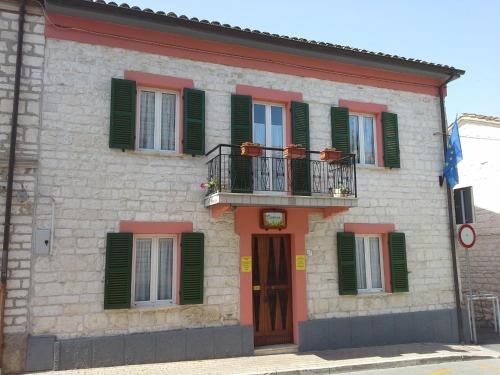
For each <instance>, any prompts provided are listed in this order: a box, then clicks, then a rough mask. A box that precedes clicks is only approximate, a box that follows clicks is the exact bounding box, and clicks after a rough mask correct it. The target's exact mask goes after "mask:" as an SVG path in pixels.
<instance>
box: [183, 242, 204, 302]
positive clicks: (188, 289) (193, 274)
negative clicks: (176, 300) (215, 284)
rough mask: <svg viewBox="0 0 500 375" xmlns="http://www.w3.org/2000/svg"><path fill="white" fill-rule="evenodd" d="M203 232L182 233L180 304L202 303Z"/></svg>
mask: <svg viewBox="0 0 500 375" xmlns="http://www.w3.org/2000/svg"><path fill="white" fill-rule="evenodd" d="M204 246H205V245H204V235H203V233H191V232H187V233H182V237H181V286H180V304H181V305H191V304H200V303H203V264H204Z"/></svg>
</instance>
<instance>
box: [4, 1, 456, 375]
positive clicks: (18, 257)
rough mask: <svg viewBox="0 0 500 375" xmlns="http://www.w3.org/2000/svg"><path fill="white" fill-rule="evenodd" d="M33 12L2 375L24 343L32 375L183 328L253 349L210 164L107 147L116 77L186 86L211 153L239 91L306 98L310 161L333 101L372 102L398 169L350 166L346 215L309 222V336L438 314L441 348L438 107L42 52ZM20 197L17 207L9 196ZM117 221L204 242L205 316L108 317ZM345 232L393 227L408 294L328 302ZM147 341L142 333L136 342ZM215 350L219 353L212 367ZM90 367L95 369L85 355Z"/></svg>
mask: <svg viewBox="0 0 500 375" xmlns="http://www.w3.org/2000/svg"><path fill="white" fill-rule="evenodd" d="M2 4H3V3H2V2H0V9H1V12H0V35H1V41H0V63H1V71H2V73H0V120H1V122H0V126H1V128H0V154H1V155H2V160H3V162H2V164H1V165H0V168H1V169H2V178H3V181H2V183H3V184H5V182H4V181H5V177H6V160H7V159H6V153H7V152H8V147H9V138H8V137H9V134H10V114H11V107H12V96H13V93H12V87H13V79H14V78H13V77H14V67H15V43H16V37H17V34H16V31H17V14H16V13H15V12H13V10H15V9H16V7H15V6H14V5H12V4H13V3H11V2H9V3H5V4H7V5H5V6H3V5H2ZM4 8H5V9H4ZM7 8H9V9H10V10H9V9H7ZM36 11H37V10H36V9H35V8H33V9H31V10H30V14H29V15H28V16H27V26H26V36H25V40H26V43H25V48H24V64H23V79H22V84H21V102H20V117H19V124H20V129H19V139H18V163H17V165H18V167H17V169H16V176H15V184H14V190H15V194H14V208H13V235H12V240H11V253H10V259H9V270H10V271H9V283H8V299H7V303H6V316H5V323H6V327H5V332H6V334H8V335H10V336H9V337H11V338H12V340H14V341H15V340H17V342H18V346H17V347H18V348H19V345H21V347H20V349H19V350H16V351H15V352H16V353H18V354H13V352H12V351H11V352H10V353H9V352H8V350H9V346H8V348H7V352H6V361H7V363H9V364H10V365H11V366H12V369H13V370H20V369H22V368H23V365H24V358H23V355H24V352H25V350H24V349H23V348H22V345H25V342H26V336H27V335H28V334H29V335H31V336H32V337H34V341H32V342H33V346H32V347H33V348H35V347H37V348H39V349H40V351H39V352H41V351H44V353H45V354H46V355H45V358H44V361H45V362H44V363H45V364H44V365H43V366H40V365H39V364H38V363H39V362H37V357H36V353H39V352H36V350H38V349H36V350H35V349H33V350H35V351H34V352H31V354H33V353H34V354H33V356H30V355H28V364H29V365H28V367H29V368H30V369H42V368H51V367H50V366H51V364H52V360H53V358H55V357H57V355H61V356H62V357H61V358H63V357H64V356H66V357H64V358H65V359H64V361H66V362H65V363H66V365H63V367H64V366H66V367H68V368H70V367H71V366H75V363H78V360H76V359H75V360H74V361H73V359H74V358H73V357H74V356H76V354H75V353H78V350H75V351H72V348H73V347H80V348H81V350H83V351H84V352H85V353H87V352H89V351H90V350H94V351H95V350H96V348H100V347H102V346H103V345H104V346H106V343H107V342H108V341H109V342H111V341H112V342H117V343H119V344H118V346H119V347H120V348H121V351H120V353H121V354H120V356H121V357H122V359H123V361H124V363H129V362H126V359H125V358H126V354H124V353H127V350H128V349H127V345H128V344H127V342H129V341H130V342H132V341H133V342H134V344H133V345H139V346H140V342H142V341H141V340H143V339H144V340H146V341H148V342H149V343H150V344H151V345H153V347H157V346H158V341H157V340H159V339H158V338H159V337H160V338H162V337H163V338H165V337H167V336H168V337H171V336H172V337H174V336H177V335H179V336H182V337H184V336H186V335H187V336H189V335H192V334H191V333H186V331H183V329H185V328H201V330H197V331H196V332H203V334H202V336H203V335H204V337H205V339H206V340H207V342H208V341H210V340H211V339H210V338H213V337H219V336H220V335H229V336H231V337H232V339H233V340H234V342H241V343H243V344H242V350H241V351H239V353H247V351H248V350H249V348H250V349H251V343H252V339H251V337H250V336H249V335H250V333H251V332H250V333H249V332H247V331H251V326H250V328H249V327H248V326H247V327H242V328H241V329H240V328H239V327H235V326H238V325H239V324H240V285H239V283H240V269H239V267H240V247H239V237H238V235H236V234H235V218H234V212H231V211H230V212H227V213H225V214H223V215H222V216H221V217H219V218H213V217H212V216H211V215H210V211H209V210H208V209H207V208H205V206H204V202H203V200H204V192H203V191H202V190H201V189H200V183H202V182H205V180H206V173H207V167H206V164H205V163H206V161H207V158H205V157H203V156H197V157H192V156H188V155H183V154H168V155H167V154H164V153H163V154H160V153H154V152H153V153H151V152H148V153H146V152H140V151H125V152H122V151H121V150H117V149H110V148H109V147H108V136H109V122H110V98H111V93H110V89H111V79H112V78H123V76H124V72H125V71H127V70H128V71H137V72H143V73H152V74H157V75H166V76H171V77H177V78H185V79H191V80H193V82H194V87H195V88H197V89H201V90H204V91H205V97H206V102H205V105H206V118H205V120H206V150H209V149H211V148H212V147H214V146H216V145H217V144H220V143H229V142H230V117H231V113H230V110H231V109H230V100H231V94H232V93H235V92H236V86H237V85H248V86H256V87H263V88H271V89H275V90H283V91H292V92H299V93H301V94H302V95H303V101H304V102H306V103H308V104H309V118H310V141H311V149H313V150H320V149H322V148H324V147H327V146H330V143H331V135H330V132H331V124H330V108H331V106H333V105H338V103H339V100H350V101H358V102H366V103H377V104H383V105H386V106H387V107H388V110H389V111H390V112H393V113H397V115H398V119H399V142H400V149H401V168H400V169H385V168H378V167H372V168H370V167H363V166H359V167H358V169H357V186H358V199H357V204H356V205H355V207H352V208H351V209H349V210H348V211H347V212H344V213H340V214H335V215H333V216H332V217H330V218H324V217H323V215H321V214H316V213H314V214H311V215H310V217H309V233H308V234H307V235H306V253H307V261H306V263H307V267H306V270H307V271H306V272H307V284H306V289H307V301H304V303H307V315H308V318H309V319H310V320H318V322H319V323H318V324H319V325H318V327H319V326H322V324H334V323H335V324H337V322H344V321H362V322H365V323H363V324H366V322H371V321H372V320H373V321H383V322H384V325H385V326H387V327H389V326H390V327H392V326H391V324H392V322H393V317H392V314H397V316H399V317H400V318H398V319H399V321H405V322H410V321H420V320H422V319H424V318H425V316H439V317H441V318H439V319H437V320H436V321H437V323H435V324H434V326H432V325H431V328H432V330H433V331H432V332H433V333H432V334H433V335H434V336H433V337H435V338H439V337H440V335H439V332H441V330H442V326H443V325H442V324H441V323H443V321H446V320H447V318H443V317H448V316H452V317H453V316H454V315H453V312H450V311H451V309H453V308H454V293H453V277H452V263H451V255H450V244H449V238H448V236H447V227H448V222H447V220H448V218H447V207H446V194H445V189H444V188H441V187H440V186H439V180H438V176H439V175H440V174H441V170H442V164H443V157H442V144H441V138H440V137H439V136H436V135H434V133H436V132H439V131H440V109H439V101H438V98H437V97H435V96H430V95H426V94H417V93H411V92H406V91H396V90H392V89H387V88H377V87H372V86H365V85H356V84H348V83H339V82H333V81H327V80H320V79H315V78H306V77H300V76H293V75H287V74H278V73H271V72H266V71H260V70H252V69H245V68H238V67H232V66H227V65H218V64H213V63H208V62H199V61H194V60H187V59H180V58H173V57H168V56H160V55H154V54H149V53H145V52H136V51H131V50H125V49H119V48H112V47H105V46H100V45H92V44H83V43H79V42H74V41H64V40H59V39H55V38H47V39H46V38H45V37H44V19H43V17H42V16H41V15H39V14H36ZM42 87H43V89H42ZM42 92H43V96H42ZM287 115H288V114H287ZM23 186H24V189H25V190H26V191H27V193H28V200H27V201H26V202H20V201H19V199H17V198H16V193H17V192H19V191H20V190H22V187H23ZM1 199H2V200H4V199H5V194H3V195H1ZM2 203H3V202H2ZM0 207H2V208H1V209H2V210H3V207H4V205H3V204H2V205H1V206H0ZM53 213H54V216H53ZM0 214H1V215H2V216H1V217H2V219H3V214H4V213H3V212H0ZM53 220H54V227H53V228H52V221H53ZM122 220H127V221H156V222H162V221H187V222H192V223H193V229H194V231H197V232H203V233H204V234H205V267H204V301H203V304H200V305H191V306H190V305H176V306H170V307H162V308H131V309H122V310H104V307H103V300H104V267H105V252H106V233H108V232H118V231H119V225H120V221H122ZM346 223H370V224H383V223H390V224H394V225H395V227H396V230H397V231H399V232H404V233H405V234H406V243H407V257H408V270H409V272H410V273H409V285H410V287H409V289H410V291H409V293H394V294H391V293H377V294H371V295H358V296H340V295H339V292H338V290H339V288H338V269H337V256H336V254H337V249H336V233H337V232H339V231H343V230H344V224H346ZM40 229H49V230H52V231H53V235H54V242H53V243H51V244H50V253H49V254H40V253H37V252H36V251H34V246H33V244H32V242H33V241H32V237H33V235H34V233H36V232H37V231H38V230H40ZM427 312H429V315H426V313H427ZM374 317H375V318H374ZM401 317H403V318H401ZM415 319H416V320H415ZM419 319H420V320H419ZM396 320H397V319H395V320H394V321H396ZM331 322H334V323H331ZM445 323H446V322H445ZM304 324H305V325H304V327H306V326H307V324H306V323H304ZM311 324H312V325H314V324H313V323H311ZM370 324H371V323H370ZM444 325H445V326H446V324H444ZM226 326H230V327H226ZM448 328H449V329H448ZM448 328H446V329H447V331H446V332H447V333H446V335H447V336H446V337H447V338H450V337H454V332H455V329H456V327H455V326H454V325H450V327H448ZM167 331H168V332H167ZM240 331H241V332H243V333H241V332H240ZM146 332H152V333H151V335H145V336H140V335H131V334H139V333H146ZM234 332H237V333H236V334H235V333H234ZM238 335H240V336H241V335H243V336H244V337H243V336H242V337H243V339H242V338H241V337H240V336H238ZM417 336H418V335H417ZM138 337H139V339H137V338H138ZM108 339H109V340H108ZM191 339H192V338H191ZM395 339H396V338H395ZM37 340H38V341H37ZM55 340H57V345H54V342H56V341H55ZM134 340H135V341H134ZM137 340H139V341H137ZM151 340H152V341H151ZM307 340H310V341H309V344H308V345H310V347H311V348H313V347H314V345H316V344H313V342H315V341H314V338H313V337H312V336H311V337H309V338H308V339H307ZM152 342H154V344H152ZM398 342H399V341H398ZM47 343H49V344H47ZM138 343H139V344H138ZM47 345H49V346H51V349H47ZM303 345H305V344H304V343H303ZM342 345H343V344H342ZM10 347H11V348H16V346H15V345H11V346H10ZM304 347H306V346H304ZM56 348H60V350H59V351H58V352H57V351H56V352H54V350H58V349H56ZM82 348H83V349H82ZM115 349H116V348H115ZM115 349H110V350H115ZM219 349H220V348H219ZM226 349H227V348H224V350H222V349H220V350H222V351H225V350H226ZM217 350H218V349H216V347H215V346H214V348H213V352H212V353H211V355H214V356H217V355H218V354H216V353H217ZM89 353H90V352H89ZM147 354H148V353H146V354H145V355H147ZM149 354H151V353H149ZM181 354H182V355H187V356H188V357H189V355H190V354H189V353H181ZM181 354H180V355H181ZM205 354H206V353H205ZM207 355H208V354H207ZM89 356H90V354H89ZM72 358H73V359H72ZM176 358H184V357H182V356H181V357H176ZM64 361H63V362H64ZM87 362H88V363H90V365H92V364H94V363H100V362H99V361H97V362H95V358H93V357H92V358H90V357H89V359H88V361H87ZM87 362H86V363H87ZM40 363H41V362H40ZM87 365H88V364H87ZM16 366H17V367H16ZM44 366H45V367H44Z"/></svg>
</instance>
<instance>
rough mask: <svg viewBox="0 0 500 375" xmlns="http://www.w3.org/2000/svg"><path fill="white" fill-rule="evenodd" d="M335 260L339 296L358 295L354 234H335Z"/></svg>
mask: <svg viewBox="0 0 500 375" xmlns="http://www.w3.org/2000/svg"><path fill="white" fill-rule="evenodd" d="M337 259H338V268H339V294H341V295H354V294H358V282H357V278H356V242H355V240H354V233H351V232H338V233H337Z"/></svg>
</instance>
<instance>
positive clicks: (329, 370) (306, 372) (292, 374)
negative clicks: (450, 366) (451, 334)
mask: <svg viewBox="0 0 500 375" xmlns="http://www.w3.org/2000/svg"><path fill="white" fill-rule="evenodd" d="M494 358H498V356H496V355H493V354H492V355H477V356H473V355H472V356H471V355H458V356H457V355H449V356H444V357H431V358H420V359H402V360H396V361H386V362H372V363H362V364H348V365H332V366H323V367H314V368H307V369H296V370H276V371H271V372H254V373H246V374H245V375H322V374H338V373H345V372H355V371H363V370H378V369H388V368H398V367H407V366H418V365H431V364H437V363H443V362H460V361H473V360H481V359H494Z"/></svg>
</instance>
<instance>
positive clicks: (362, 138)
mask: <svg viewBox="0 0 500 375" xmlns="http://www.w3.org/2000/svg"><path fill="white" fill-rule="evenodd" d="M349 116H356V117H357V118H358V141H359V162H358V164H359V165H363V166H367V167H376V166H377V165H378V150H377V122H376V120H377V119H376V117H375V116H374V115H372V114H369V113H357V112H352V113H351V112H349ZM364 117H370V118H371V119H372V131H373V152H374V158H375V160H374V161H375V163H374V164H367V163H365V148H364V145H365V132H362V131H360V130H361V129H360V128H361V127H360V124H364V121H360V120H362V119H363V118H364ZM349 126H351V122H350V121H349ZM349 137H350V129H349Z"/></svg>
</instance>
